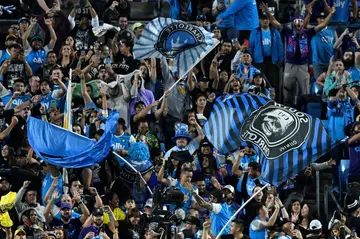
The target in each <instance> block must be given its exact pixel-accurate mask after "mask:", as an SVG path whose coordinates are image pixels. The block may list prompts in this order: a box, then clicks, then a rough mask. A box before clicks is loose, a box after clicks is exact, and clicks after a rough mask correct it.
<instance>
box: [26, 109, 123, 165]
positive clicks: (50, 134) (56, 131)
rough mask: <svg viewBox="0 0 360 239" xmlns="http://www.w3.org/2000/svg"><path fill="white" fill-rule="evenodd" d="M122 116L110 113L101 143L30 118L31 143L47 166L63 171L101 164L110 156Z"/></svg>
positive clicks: (29, 136) (29, 134)
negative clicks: (118, 122)
mask: <svg viewBox="0 0 360 239" xmlns="http://www.w3.org/2000/svg"><path fill="white" fill-rule="evenodd" d="M118 118H119V113H111V114H110V117H109V119H108V120H107V122H106V125H105V132H104V134H103V135H102V136H101V138H100V140H99V141H95V140H92V139H88V138H86V137H83V136H81V135H78V134H75V133H73V132H71V131H68V130H65V129H63V128H61V127H58V126H56V125H53V124H49V123H47V122H45V121H42V120H39V119H36V118H33V117H30V118H29V119H28V123H27V133H28V139H29V143H30V145H31V147H32V148H33V149H34V151H35V153H36V154H37V155H38V156H39V157H40V158H41V159H42V160H44V161H45V162H47V163H49V164H52V165H56V166H59V167H64V168H84V167H90V166H92V165H94V164H95V163H99V162H100V161H101V160H103V159H104V158H105V157H106V156H107V155H108V154H109V152H110V148H111V138H112V135H113V134H114V133H115V131H116V125H117V119H118Z"/></svg>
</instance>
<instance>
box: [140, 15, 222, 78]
mask: <svg viewBox="0 0 360 239" xmlns="http://www.w3.org/2000/svg"><path fill="white" fill-rule="evenodd" d="M219 43H220V42H219V41H218V40H217V39H216V38H215V35H214V34H212V33H210V32H208V31H206V30H205V29H204V28H202V27H197V26H194V25H191V24H189V23H186V22H183V21H178V20H174V19H171V18H164V17H159V18H156V19H154V20H152V21H151V22H149V23H148V24H147V25H146V26H145V28H144V32H143V34H142V35H141V37H140V39H139V40H138V41H137V42H136V43H135V46H134V51H133V52H134V55H135V58H136V59H138V60H141V59H146V58H162V57H165V58H167V59H173V60H174V64H175V66H176V67H177V71H178V73H179V77H180V78H182V77H183V76H185V75H186V73H187V72H188V71H190V70H191V69H192V68H193V67H194V66H195V65H196V64H198V63H199V62H200V61H201V60H202V59H203V58H204V57H205V56H206V55H207V54H208V53H209V52H210V51H212V49H214V48H215V47H216V46H217V45H218V44H219Z"/></svg>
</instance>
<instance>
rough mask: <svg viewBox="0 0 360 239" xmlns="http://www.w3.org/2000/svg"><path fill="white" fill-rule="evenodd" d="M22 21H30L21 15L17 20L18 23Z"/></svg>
mask: <svg viewBox="0 0 360 239" xmlns="http://www.w3.org/2000/svg"><path fill="white" fill-rule="evenodd" d="M22 21H27V22H28V23H30V21H29V19H27V18H26V17H22V18H20V19H19V20H18V23H20V22H22Z"/></svg>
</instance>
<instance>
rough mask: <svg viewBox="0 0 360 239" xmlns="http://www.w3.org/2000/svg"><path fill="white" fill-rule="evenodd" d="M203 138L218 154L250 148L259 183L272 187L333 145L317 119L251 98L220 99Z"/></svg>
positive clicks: (296, 172)
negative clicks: (257, 165)
mask: <svg viewBox="0 0 360 239" xmlns="http://www.w3.org/2000/svg"><path fill="white" fill-rule="evenodd" d="M204 132H205V135H206V136H207V138H208V139H209V140H210V142H212V144H213V145H214V147H215V148H216V149H218V150H219V151H221V152H222V153H229V152H233V151H235V150H237V149H238V147H239V146H246V145H252V146H253V147H254V149H255V151H256V152H257V153H258V155H259V159H260V161H259V162H260V164H261V167H262V168H261V173H262V177H263V178H264V179H265V180H266V181H267V182H270V183H272V184H273V185H275V186H279V185H280V184H281V183H282V182H284V181H286V180H287V179H289V178H290V177H292V176H295V175H296V174H298V173H300V172H301V171H302V170H303V169H305V168H306V167H307V166H308V165H309V164H310V163H312V162H314V161H316V160H317V159H318V158H319V157H321V156H322V155H324V154H325V153H327V152H329V151H330V150H331V149H332V148H333V147H334V146H335V145H336V141H335V140H333V139H331V137H330V136H328V135H327V133H326V131H325V128H324V127H323V126H322V124H321V121H320V120H319V119H317V118H315V117H312V116H309V115H307V114H305V113H303V112H300V111H297V110H295V109H293V108H290V107H287V106H284V105H281V104H278V103H276V102H274V101H272V100H270V99H267V98H263V97H261V96H258V95H253V94H235V95H227V96H223V97H219V98H218V99H217V100H216V102H215V104H214V108H213V110H212V112H211V115H210V117H209V120H208V121H207V122H206V124H205V125H204Z"/></svg>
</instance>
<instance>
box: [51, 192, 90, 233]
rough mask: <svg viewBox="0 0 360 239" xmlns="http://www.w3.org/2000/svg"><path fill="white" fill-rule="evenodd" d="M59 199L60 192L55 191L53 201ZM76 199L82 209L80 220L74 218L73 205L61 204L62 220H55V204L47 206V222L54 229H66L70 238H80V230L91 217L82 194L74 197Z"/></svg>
mask: <svg viewBox="0 0 360 239" xmlns="http://www.w3.org/2000/svg"><path fill="white" fill-rule="evenodd" d="M58 197H59V194H58V192H57V191H54V193H53V195H52V198H51V200H56V199H57V198H58ZM74 199H75V200H76V201H77V203H79V205H80V207H81V211H82V215H81V216H80V217H79V218H73V217H72V205H71V204H70V203H67V202H65V203H61V206H60V219H58V218H55V217H54V216H53V215H52V214H51V210H52V207H53V202H52V203H49V204H47V205H46V207H45V212H44V215H45V219H46V222H47V223H49V224H50V226H52V227H63V228H64V229H66V230H67V232H68V237H69V238H78V236H79V233H80V228H81V227H82V225H83V224H84V223H85V221H86V220H87V218H88V217H89V216H90V213H89V210H88V209H87V207H86V206H85V204H84V203H83V201H82V200H81V197H80V194H78V195H76V196H74Z"/></svg>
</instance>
